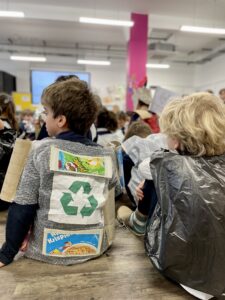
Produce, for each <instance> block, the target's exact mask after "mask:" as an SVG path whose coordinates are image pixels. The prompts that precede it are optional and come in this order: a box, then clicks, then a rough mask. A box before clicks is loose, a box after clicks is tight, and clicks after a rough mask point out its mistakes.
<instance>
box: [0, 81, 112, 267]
mask: <svg viewBox="0 0 225 300" xmlns="http://www.w3.org/2000/svg"><path fill="white" fill-rule="evenodd" d="M42 104H43V106H44V109H45V114H46V120H45V121H46V128H47V131H48V134H49V136H50V137H54V138H46V139H44V140H42V141H38V142H37V144H35V147H34V148H33V149H32V151H31V153H30V155H29V158H28V160H27V163H26V166H25V168H24V171H23V174H22V177H21V180H20V184H19V187H18V190H17V194H16V197H15V200H14V202H13V203H12V205H11V207H10V209H9V214H8V220H7V225H6V242H5V243H4V245H3V246H2V248H1V250H0V262H1V266H4V265H7V264H9V263H11V262H12V261H13V259H14V256H15V255H16V254H17V252H18V251H19V249H20V247H21V245H22V243H23V241H24V238H25V237H26V235H27V233H28V231H29V229H30V227H31V226H33V228H32V230H31V236H30V240H29V243H28V248H27V251H26V252H25V255H26V256H27V257H29V258H33V259H37V260H40V261H44V262H48V263H53V264H64V265H70V264H74V263H77V262H83V261H85V260H87V259H91V258H94V257H97V256H99V255H101V254H102V253H103V252H104V251H105V250H106V249H107V248H108V247H109V245H110V244H111V242H112V234H111V233H112V231H113V228H114V227H113V226H114V219H113V218H111V221H112V223H111V224H110V222H109V220H108V218H109V215H110V214H111V211H109V210H108V207H107V209H106V206H108V205H109V201H108V199H110V201H111V200H114V197H113V196H114V194H113V192H114V186H115V185H116V183H117V179H116V174H115V170H114V165H115V163H113V162H112V159H111V157H113V156H112V155H113V153H112V151H111V150H110V149H108V150H105V149H103V148H102V147H100V146H98V145H97V144H95V143H94V142H92V141H91V140H89V139H88V138H87V137H86V136H85V134H86V133H87V131H88V130H89V128H90V126H91V124H92V123H93V122H94V120H95V117H96V114H97V105H96V102H95V100H94V95H93V94H92V93H91V92H90V90H89V88H88V86H87V84H86V83H85V82H84V81H80V80H78V79H71V80H67V81H65V82H59V83H54V84H52V85H50V86H48V87H47V88H46V89H45V90H44V91H43V94H42ZM110 203H111V202H110ZM105 209H106V210H107V213H108V215H107V217H106V218H105V213H104V210H105ZM112 211H113V212H114V210H112Z"/></svg>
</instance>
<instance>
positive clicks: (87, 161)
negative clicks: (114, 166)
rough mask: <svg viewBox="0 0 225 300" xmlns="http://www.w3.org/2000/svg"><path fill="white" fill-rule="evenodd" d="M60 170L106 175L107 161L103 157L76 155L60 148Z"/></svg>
mask: <svg viewBox="0 0 225 300" xmlns="http://www.w3.org/2000/svg"><path fill="white" fill-rule="evenodd" d="M58 167H59V170H69V171H74V172H79V173H88V174H89V173H91V174H98V175H104V174H105V163H104V159H103V158H102V157H91V156H75V155H73V154H69V153H67V152H64V151H61V150H59V156H58Z"/></svg>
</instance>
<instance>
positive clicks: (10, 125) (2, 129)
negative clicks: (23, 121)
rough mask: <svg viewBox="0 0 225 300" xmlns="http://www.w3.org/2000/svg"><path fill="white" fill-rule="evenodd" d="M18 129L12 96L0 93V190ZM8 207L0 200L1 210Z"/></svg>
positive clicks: (7, 204) (6, 203)
mask: <svg viewBox="0 0 225 300" xmlns="http://www.w3.org/2000/svg"><path fill="white" fill-rule="evenodd" d="M17 129H18V124H17V120H16V115H15V105H14V103H13V100H12V97H11V96H10V95H8V94H5V93H0V190H1V188H2V185H3V181H4V178H5V174H6V171H7V168H8V165H9V161H10V157H11V154H12V151H13V146H14V143H15V140H16V137H17ZM8 207H9V203H8V202H6V201H3V200H0V211H3V210H7V209H8Z"/></svg>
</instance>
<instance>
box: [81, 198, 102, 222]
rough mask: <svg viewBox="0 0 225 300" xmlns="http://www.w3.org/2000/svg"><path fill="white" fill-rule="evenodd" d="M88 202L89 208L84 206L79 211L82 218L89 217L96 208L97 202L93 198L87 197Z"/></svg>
mask: <svg viewBox="0 0 225 300" xmlns="http://www.w3.org/2000/svg"><path fill="white" fill-rule="evenodd" d="M88 201H89V203H90V205H91V206H84V207H83V208H82V209H81V211H80V214H81V216H82V217H89V216H90V215H92V214H93V212H94V210H95V209H96V207H97V206H98V201H97V200H96V199H95V197H94V196H90V197H88Z"/></svg>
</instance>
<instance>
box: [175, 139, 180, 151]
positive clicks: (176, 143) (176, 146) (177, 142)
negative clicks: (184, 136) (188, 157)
mask: <svg viewBox="0 0 225 300" xmlns="http://www.w3.org/2000/svg"><path fill="white" fill-rule="evenodd" d="M179 148H180V142H179V141H178V140H177V139H176V140H175V141H174V149H175V150H178V149H179Z"/></svg>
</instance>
